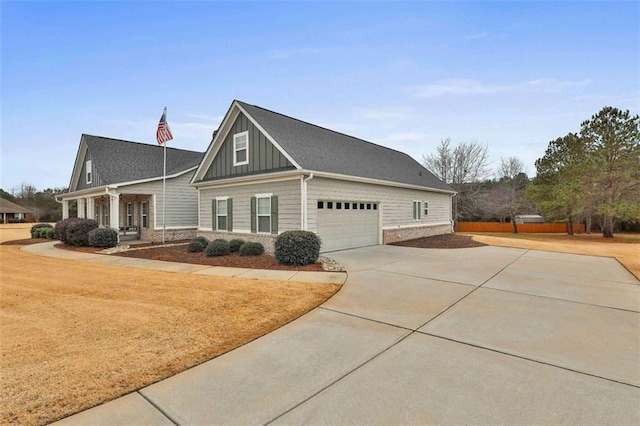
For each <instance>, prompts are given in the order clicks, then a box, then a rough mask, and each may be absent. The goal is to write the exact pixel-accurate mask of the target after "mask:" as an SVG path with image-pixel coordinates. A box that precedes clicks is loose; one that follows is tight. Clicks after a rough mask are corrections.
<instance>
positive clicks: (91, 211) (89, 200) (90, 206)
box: [84, 197, 96, 219]
mask: <svg viewBox="0 0 640 426" xmlns="http://www.w3.org/2000/svg"><path fill="white" fill-rule="evenodd" d="M84 202H85V203H86V204H87V219H95V218H96V216H95V214H94V212H95V209H94V207H95V206H96V202H95V201H94V199H93V198H91V197H88V198H86V199H85V200H84Z"/></svg>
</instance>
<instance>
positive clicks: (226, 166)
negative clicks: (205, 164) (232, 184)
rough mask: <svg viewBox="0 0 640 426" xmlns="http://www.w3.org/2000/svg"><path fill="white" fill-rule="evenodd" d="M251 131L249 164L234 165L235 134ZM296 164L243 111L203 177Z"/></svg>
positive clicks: (253, 172)
mask: <svg viewBox="0 0 640 426" xmlns="http://www.w3.org/2000/svg"><path fill="white" fill-rule="evenodd" d="M244 131H249V143H248V146H249V164H245V165H242V166H234V165H233V154H234V152H233V135H235V134H237V133H241V132H244ZM293 168H295V167H294V165H293V164H291V162H290V161H289V160H287V158H286V157H285V156H284V155H282V153H281V152H280V151H279V150H278V149H277V148H276V147H275V146H273V144H272V143H271V142H269V140H268V139H267V138H266V137H265V136H264V134H262V132H260V130H258V128H257V127H256V126H254V125H253V123H252V122H251V121H249V119H248V118H247V117H246V116H245V115H244V114H242V113H240V114H239V115H238V117H237V118H236V121H235V122H234V123H233V125H232V126H231V130H229V133H228V134H227V136H226V138H225V140H224V142H223V143H222V146H221V147H220V149H219V150H218V152H217V153H216V157H215V158H214V159H213V162H212V163H211V165H210V166H209V169H208V170H207V172H206V174H205V177H204V179H203V180H204V181H207V180H213V179H221V178H227V177H234V176H243V175H251V174H258V173H264V172H267V171H273V170H286V169H293Z"/></svg>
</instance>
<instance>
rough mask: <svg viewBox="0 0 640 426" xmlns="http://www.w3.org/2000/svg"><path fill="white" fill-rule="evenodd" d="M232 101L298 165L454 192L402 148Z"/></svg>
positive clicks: (310, 168)
mask: <svg viewBox="0 0 640 426" xmlns="http://www.w3.org/2000/svg"><path fill="white" fill-rule="evenodd" d="M236 104H237V105H238V106H239V107H240V109H241V110H243V111H244V112H245V113H246V114H247V115H248V116H249V118H250V119H252V120H254V121H255V122H256V124H258V127H260V128H261V129H263V130H264V131H265V132H266V133H267V135H265V136H267V137H268V138H270V139H272V140H273V141H274V142H275V145H276V146H278V147H279V148H281V149H282V150H284V151H285V152H284V154H285V155H287V156H289V157H290V158H291V159H293V161H292V163H294V164H296V166H299V168H301V169H304V170H309V171H317V172H326V173H334V174H340V175H347V176H356V177H361V178H368V179H375V180H381V181H388V182H394V183H401V184H407V185H413V186H421V187H427V188H432V189H438V190H442V191H447V192H452V193H453V192H455V191H454V190H453V189H452V188H451V187H450V186H449V185H447V184H446V183H444V182H443V181H441V180H440V179H438V178H437V177H436V176H434V175H433V174H432V173H431V172H430V171H429V170H427V169H426V168H425V167H424V166H422V165H421V164H420V163H418V162H417V161H416V160H414V159H413V158H411V157H410V156H409V155H407V154H405V153H403V152H400V151H396V150H394V149H391V148H386V147H383V146H380V145H376V144H374V143H372V142H367V141H365V140H363V139H359V138H356V137H353V136H349V135H345V134H343V133H339V132H336V131H333V130H329V129H326V128H324V127H320V126H317V125H315V124H311V123H307V122H304V121H301V120H298V119H296V118H292V117H289V116H286V115H283V114H280V113H277V112H274V111H270V110H268V109H265V108H261V107H259V106H255V105H251V104H248V103H245V102H241V101H238V100H235V101H234V102H233V104H232V106H231V109H230V111H231V110H232V109H233V107H234V105H236ZM227 116H230V114H229V113H228V114H227ZM221 128H222V127H221ZM222 136H224V135H222ZM208 153H209V151H208Z"/></svg>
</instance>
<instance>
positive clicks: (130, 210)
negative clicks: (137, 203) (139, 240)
mask: <svg viewBox="0 0 640 426" xmlns="http://www.w3.org/2000/svg"><path fill="white" fill-rule="evenodd" d="M131 226H133V203H127V228H128V227H131Z"/></svg>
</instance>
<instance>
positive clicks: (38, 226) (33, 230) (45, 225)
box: [31, 223, 53, 238]
mask: <svg viewBox="0 0 640 426" xmlns="http://www.w3.org/2000/svg"><path fill="white" fill-rule="evenodd" d="M42 228H51V229H53V225H51V224H49V223H36V224H35V225H33V226H32V227H31V238H39V237H36V230H37V229H42Z"/></svg>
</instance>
